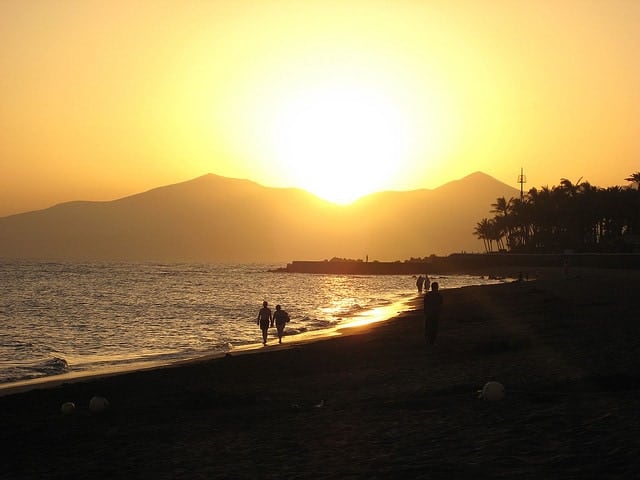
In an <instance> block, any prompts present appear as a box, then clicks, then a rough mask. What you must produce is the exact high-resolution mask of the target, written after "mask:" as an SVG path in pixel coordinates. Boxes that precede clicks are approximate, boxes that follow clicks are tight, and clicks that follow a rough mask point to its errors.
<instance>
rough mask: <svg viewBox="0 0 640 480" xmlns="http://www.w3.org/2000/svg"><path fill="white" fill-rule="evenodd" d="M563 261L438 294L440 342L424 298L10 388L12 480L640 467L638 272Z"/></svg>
mask: <svg viewBox="0 0 640 480" xmlns="http://www.w3.org/2000/svg"><path fill="white" fill-rule="evenodd" d="M561 273H562V272H560V271H558V272H555V271H548V272H544V273H543V274H540V278H538V279H536V280H533V281H526V282H514V283H508V284H502V285H493V286H483V287H467V288H462V289H455V290H444V291H442V294H443V296H444V302H445V307H444V312H443V318H442V321H441V327H440V333H439V336H438V339H437V342H436V344H435V345H434V346H429V345H427V344H426V342H425V340H424V326H423V318H422V312H421V303H420V299H419V298H418V297H416V302H415V308H416V310H414V311H407V312H405V313H403V314H401V315H399V316H398V317H396V318H394V319H392V320H389V321H386V322H382V323H380V324H376V325H373V326H368V327H362V328H358V329H350V330H349V332H348V334H345V335H342V336H338V337H332V338H328V339H324V340H319V341H313V342H308V343H305V344H292V343H291V339H290V338H289V339H288V338H285V342H287V341H289V343H288V345H287V346H286V347H284V346H283V347H279V346H278V345H277V344H276V343H275V342H273V341H272V344H271V345H270V346H268V347H266V348H264V349H261V350H259V351H257V352H252V353H246V354H241V355H240V354H236V355H231V356H227V357H223V358H218V359H209V360H207V361H196V362H191V363H188V364H183V365H180V366H174V367H169V368H160V369H155V370H148V371H141V372H132V373H127V374H121V375H117V376H110V377H103V378H95V379H86V380H82V381H79V382H75V383H67V384H62V385H58V386H51V387H48V388H38V389H33V390H30V391H27V392H22V393H16V394H11V395H5V396H2V397H0V412H1V415H2V428H1V429H0V436H1V440H2V465H1V468H0V478H7V479H26V478H33V479H47V478H61V479H62V478H88V479H92V480H95V479H103V478H104V479H107V478H109V479H111V478H127V479H176V478H180V479H182V478H184V479H209V478H321V479H334V478H368V479H370V478H429V479H434V478H436V479H437V478H448V479H452V478H474V479H479V478H480V479H483V478H487V479H489V478H504V479H512V478H566V479H584V478H594V479H595V478H598V479H601V478H630V479H631V478H637V476H638V472H639V471H640V458H639V453H640V448H639V446H638V437H639V436H640V373H639V372H640V368H639V367H640V347H639V341H640V323H639V320H638V313H637V312H638V298H639V295H640V288H639V287H640V275H639V273H638V272H637V271H623V270H617V271H611V270H590V271H587V270H584V271H579V270H574V271H571V272H570V273H569V278H567V279H565V278H564V277H563V276H562V275H561ZM256 328H257V327H256ZM258 333H259V332H258V331H257V330H256V336H258ZM490 380H494V381H499V382H501V383H502V384H504V386H505V388H506V397H505V398H504V399H503V400H500V401H495V402H491V401H486V400H482V399H479V398H478V395H477V391H478V390H479V389H481V388H482V386H483V385H484V384H485V382H487V381H490ZM94 395H101V396H104V397H105V398H107V399H108V400H109V402H110V408H109V409H108V410H107V411H105V412H104V413H100V414H98V413H92V412H90V411H89V409H88V403H89V399H90V398H91V397H92V396H94ZM67 401H73V402H75V403H76V405H77V407H78V408H77V410H76V411H75V412H74V413H73V414H71V415H63V414H62V413H61V412H60V406H61V405H62V403H63V402H67Z"/></svg>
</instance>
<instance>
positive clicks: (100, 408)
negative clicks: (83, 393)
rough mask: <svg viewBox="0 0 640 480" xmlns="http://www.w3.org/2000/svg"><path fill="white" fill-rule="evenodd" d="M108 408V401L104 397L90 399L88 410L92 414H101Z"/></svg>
mask: <svg viewBox="0 0 640 480" xmlns="http://www.w3.org/2000/svg"><path fill="white" fill-rule="evenodd" d="M107 408H109V401H108V400H107V399H106V398H104V397H98V396H95V397H91V400H89V410H91V411H92V412H93V413H101V412H104V411H105V410H106V409H107Z"/></svg>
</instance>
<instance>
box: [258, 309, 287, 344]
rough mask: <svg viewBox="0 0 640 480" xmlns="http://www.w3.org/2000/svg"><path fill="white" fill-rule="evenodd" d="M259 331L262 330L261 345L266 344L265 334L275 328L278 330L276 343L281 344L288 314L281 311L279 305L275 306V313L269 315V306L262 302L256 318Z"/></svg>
mask: <svg viewBox="0 0 640 480" xmlns="http://www.w3.org/2000/svg"><path fill="white" fill-rule="evenodd" d="M256 322H257V324H258V325H260V330H262V344H263V345H266V344H267V332H268V330H269V328H273V327H274V323H275V327H276V329H277V330H278V343H282V337H283V336H284V327H285V325H286V324H287V323H288V322H289V314H288V313H287V312H285V311H284V310H282V307H280V305H276V311H275V312H273V314H272V313H271V309H270V308H269V304H268V303H267V302H266V301H264V302H262V308H261V309H260V311H259V312H258V318H257V319H256Z"/></svg>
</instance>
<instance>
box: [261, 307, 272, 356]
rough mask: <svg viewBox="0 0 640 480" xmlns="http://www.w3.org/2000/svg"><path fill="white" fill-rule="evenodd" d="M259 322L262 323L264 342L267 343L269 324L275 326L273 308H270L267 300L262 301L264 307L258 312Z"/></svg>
mask: <svg viewBox="0 0 640 480" xmlns="http://www.w3.org/2000/svg"><path fill="white" fill-rule="evenodd" d="M257 323H258V325H260V330H262V344H263V345H266V344H267V331H268V330H269V326H272V327H273V317H272V316H271V309H270V308H269V304H268V303H267V302H266V301H265V302H262V308H261V309H260V311H259V312H258V318H257Z"/></svg>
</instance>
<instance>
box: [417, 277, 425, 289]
mask: <svg viewBox="0 0 640 480" xmlns="http://www.w3.org/2000/svg"><path fill="white" fill-rule="evenodd" d="M423 285H424V277H423V276H422V275H420V276H419V277H418V279H417V280H416V287H418V293H422V286H423Z"/></svg>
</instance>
